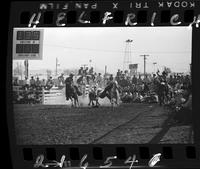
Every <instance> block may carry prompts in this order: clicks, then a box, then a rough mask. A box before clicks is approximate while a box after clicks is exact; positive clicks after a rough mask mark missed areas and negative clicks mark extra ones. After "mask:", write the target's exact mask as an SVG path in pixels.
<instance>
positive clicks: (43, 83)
mask: <svg viewBox="0 0 200 169" xmlns="http://www.w3.org/2000/svg"><path fill="white" fill-rule="evenodd" d="M41 86H42V87H45V86H46V82H45V79H42V81H41Z"/></svg>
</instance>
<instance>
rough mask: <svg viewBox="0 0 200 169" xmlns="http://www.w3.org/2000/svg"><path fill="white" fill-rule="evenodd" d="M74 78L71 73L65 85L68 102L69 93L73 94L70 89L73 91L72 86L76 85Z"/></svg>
mask: <svg viewBox="0 0 200 169" xmlns="http://www.w3.org/2000/svg"><path fill="white" fill-rule="evenodd" d="M73 77H74V74H73V73H70V75H69V77H68V78H66V80H65V85H66V100H69V99H70V98H69V94H68V93H70V92H71V91H70V89H71V87H72V85H73V84H74V82H73Z"/></svg>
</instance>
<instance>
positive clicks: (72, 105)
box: [70, 98, 74, 107]
mask: <svg viewBox="0 0 200 169" xmlns="http://www.w3.org/2000/svg"><path fill="white" fill-rule="evenodd" d="M70 100H71V103H72V104H71V107H74V102H73V98H70Z"/></svg>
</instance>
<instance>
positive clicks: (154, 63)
mask: <svg viewBox="0 0 200 169" xmlns="http://www.w3.org/2000/svg"><path fill="white" fill-rule="evenodd" d="M156 64H157V62H153V65H154V73H156Z"/></svg>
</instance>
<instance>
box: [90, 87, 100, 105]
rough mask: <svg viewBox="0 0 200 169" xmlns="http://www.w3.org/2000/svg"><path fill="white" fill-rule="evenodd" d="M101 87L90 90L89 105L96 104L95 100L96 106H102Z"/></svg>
mask: <svg viewBox="0 0 200 169" xmlns="http://www.w3.org/2000/svg"><path fill="white" fill-rule="evenodd" d="M101 91H102V90H101V89H97V90H96V89H94V90H91V91H90V92H89V95H88V97H89V103H88V106H90V104H91V103H92V106H94V101H95V102H96V105H95V106H96V107H98V106H100V103H99V101H98V100H99V94H100V93H101Z"/></svg>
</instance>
